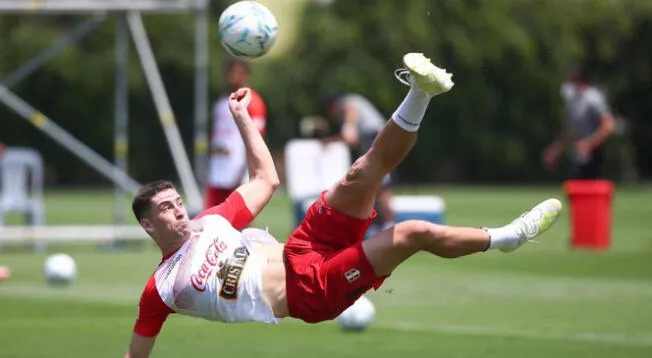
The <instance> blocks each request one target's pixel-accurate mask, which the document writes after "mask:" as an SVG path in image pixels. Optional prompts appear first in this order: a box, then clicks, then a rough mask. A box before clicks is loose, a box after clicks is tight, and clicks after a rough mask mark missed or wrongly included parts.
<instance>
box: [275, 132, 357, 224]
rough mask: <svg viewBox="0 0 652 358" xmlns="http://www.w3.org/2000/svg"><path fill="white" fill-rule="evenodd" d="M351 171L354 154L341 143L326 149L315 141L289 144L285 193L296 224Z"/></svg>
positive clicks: (296, 141) (286, 156)
mask: <svg viewBox="0 0 652 358" xmlns="http://www.w3.org/2000/svg"><path fill="white" fill-rule="evenodd" d="M350 167H351V154H350V152H349V148H348V147H347V146H346V145H345V144H344V143H342V142H334V143H330V144H327V145H325V146H323V145H322V144H321V143H320V142H319V141H318V140H314V139H294V140H291V141H289V142H288V143H287V144H286V146H285V177H286V182H287V188H286V190H287V193H288V196H289V197H290V199H291V200H292V202H293V204H294V211H295V219H296V221H297V223H298V222H300V221H301V219H302V218H303V216H304V215H305V212H306V210H307V209H308V207H310V205H311V204H312V203H313V201H314V200H315V199H317V198H318V197H319V195H320V194H321V192H322V191H324V190H326V189H328V188H330V187H331V186H332V185H333V184H335V183H336V182H337V181H338V180H340V178H342V177H343V176H344V175H345V174H346V173H347V172H348V170H349V168H350Z"/></svg>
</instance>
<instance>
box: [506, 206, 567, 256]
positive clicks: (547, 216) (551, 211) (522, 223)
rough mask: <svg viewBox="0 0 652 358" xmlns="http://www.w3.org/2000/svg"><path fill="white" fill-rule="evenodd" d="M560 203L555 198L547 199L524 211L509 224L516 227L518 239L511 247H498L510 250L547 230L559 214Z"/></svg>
mask: <svg viewBox="0 0 652 358" xmlns="http://www.w3.org/2000/svg"><path fill="white" fill-rule="evenodd" d="M561 210H562V204H561V201H559V200H557V199H548V200H545V201H543V202H541V203H539V204H538V205H537V206H535V207H534V208H532V209H531V210H530V211H528V212H525V213H524V214H523V215H521V216H520V217H519V218H517V219H515V220H514V221H512V223H511V224H510V225H512V226H514V227H515V228H516V231H517V233H518V235H519V238H520V240H518V241H514V246H513V247H506V248H502V249H500V251H502V252H512V251H514V250H516V249H518V248H519V247H521V246H522V245H523V244H525V243H526V242H528V241H532V239H534V238H535V237H537V236H539V235H541V234H543V233H544V232H546V231H548V229H550V228H551V227H552V226H553V225H554V224H555V222H557V219H559V215H560V214H561Z"/></svg>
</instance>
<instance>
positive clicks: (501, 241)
mask: <svg viewBox="0 0 652 358" xmlns="http://www.w3.org/2000/svg"><path fill="white" fill-rule="evenodd" d="M484 229H485V230H486V231H487V233H488V234H489V250H491V249H504V248H512V247H514V245H515V244H516V243H518V242H519V240H520V237H519V235H518V231H517V228H516V226H514V225H505V226H503V227H499V228H494V229H488V228H484Z"/></svg>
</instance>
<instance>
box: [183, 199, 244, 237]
mask: <svg viewBox="0 0 652 358" xmlns="http://www.w3.org/2000/svg"><path fill="white" fill-rule="evenodd" d="M206 215H220V216H222V217H223V218H225V219H226V220H227V221H228V222H230V223H231V225H233V227H234V228H236V229H237V230H242V229H244V228H245V227H247V225H249V224H251V222H252V221H253V220H254V216H253V214H251V211H249V208H247V205H246V204H245V202H244V199H243V198H242V195H241V194H240V193H238V192H237V191H234V192H233V193H231V195H229V197H228V198H226V200H225V201H224V202H223V203H221V204H219V205H217V206H213V207H212V208H208V209H206V210H204V211H202V212H201V213H200V214H199V215H197V217H195V219H199V218H201V217H202V216H206ZM193 220H194V219H193Z"/></svg>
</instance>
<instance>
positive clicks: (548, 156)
mask: <svg viewBox="0 0 652 358" xmlns="http://www.w3.org/2000/svg"><path fill="white" fill-rule="evenodd" d="M559 154H560V153H559V151H558V150H557V149H556V148H554V147H549V148H546V150H544V151H543V154H542V156H541V157H542V158H541V159H542V161H543V164H544V165H545V166H546V168H552V167H554V166H555V165H556V164H557V159H558V158H559Z"/></svg>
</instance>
